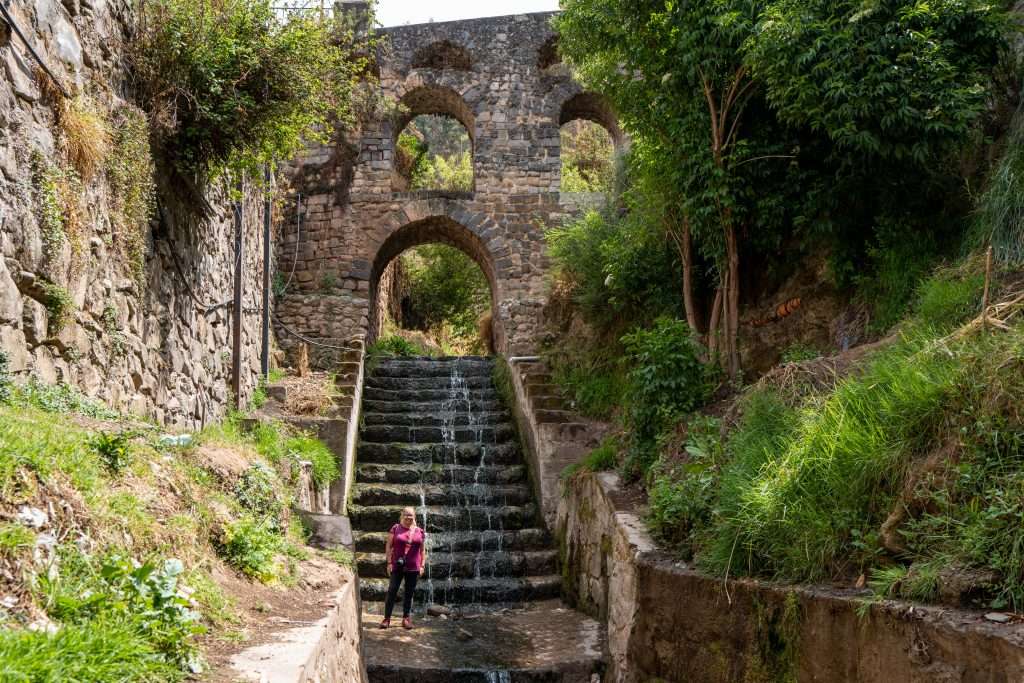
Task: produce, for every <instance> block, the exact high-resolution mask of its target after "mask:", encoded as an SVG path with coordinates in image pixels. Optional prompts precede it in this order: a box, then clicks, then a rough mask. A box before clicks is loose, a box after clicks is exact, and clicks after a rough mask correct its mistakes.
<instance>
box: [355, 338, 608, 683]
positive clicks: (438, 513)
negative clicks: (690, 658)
mask: <svg viewBox="0 0 1024 683" xmlns="http://www.w3.org/2000/svg"><path fill="white" fill-rule="evenodd" d="M492 371H493V363H492V362H491V361H489V360H485V359H479V358H474V359H468V360H465V359H425V358H423V359H400V360H398V359H396V360H386V361H383V362H381V363H379V364H378V365H377V366H376V367H375V368H373V369H372V370H371V371H370V374H369V376H368V377H367V381H366V387H365V388H364V391H363V418H362V423H363V424H362V428H361V429H360V442H359V446H358V448H357V453H356V483H355V485H354V486H353V489H352V503H351V505H350V506H349V517H350V519H351V521H352V526H353V533H354V540H355V548H356V553H357V555H356V563H357V566H358V570H359V576H360V580H359V588H360V591H359V592H360V596H361V598H362V600H363V603H364V605H366V606H367V607H368V609H369V612H370V614H368V615H367V616H366V617H365V619H366V621H365V622H364V624H365V626H366V627H367V629H368V630H367V631H366V633H365V637H366V641H365V646H366V657H367V664H368V672H369V675H370V681H371V683H378V682H394V683H402V682H404V681H410V682H415V683H430V682H431V681H438V682H440V681H444V682H445V683H451V682H453V681H455V682H459V681H467V682H469V681H484V682H486V683H519V682H520V681H538V682H540V681H545V682H551V683H554V682H556V681H557V682H559V683H576V681H580V682H581V683H583V682H586V683H589V682H590V680H591V675H592V674H594V673H597V672H600V670H601V652H602V648H603V643H602V640H601V638H602V637H601V630H600V627H599V626H598V624H597V623H596V622H593V621H590V620H587V619H586V618H584V617H582V616H581V615H579V614H577V613H576V612H573V611H571V610H568V609H565V608H564V607H563V606H562V605H561V604H560V603H559V602H558V601H557V599H558V597H559V596H560V595H561V592H562V578H561V573H560V571H559V567H558V552H557V550H556V549H555V546H554V543H553V540H552V538H551V536H550V534H548V533H547V532H546V531H545V530H544V529H543V528H541V527H540V526H539V525H540V524H541V520H540V517H539V514H538V509H537V505H536V503H535V501H534V500H533V492H532V489H531V488H530V486H529V480H528V477H527V470H526V467H525V464H524V461H523V454H522V452H521V451H520V447H519V439H518V435H517V434H516V430H515V427H514V425H513V423H512V418H511V414H510V412H509V410H508V407H507V406H504V405H502V403H501V401H500V399H499V397H498V393H497V391H496V389H495V388H494V385H493V380H492V379H491V376H492ZM407 506H412V507H414V508H415V509H416V511H417V522H418V523H419V525H420V526H422V527H423V528H424V529H425V530H426V532H427V564H426V567H425V572H424V574H423V576H422V577H421V578H420V580H419V581H418V582H417V585H416V589H415V596H414V598H415V599H414V611H415V613H416V614H417V618H418V619H422V620H420V621H418V622H417V629H416V630H414V631H412V632H408V631H405V630H403V629H390V630H378V629H376V628H374V627H375V626H376V625H377V623H379V620H380V617H379V616H374V615H372V613H374V612H376V613H377V614H379V613H380V609H379V606H380V603H382V602H383V601H384V599H385V597H386V595H387V590H388V584H389V579H388V577H387V568H386V561H385V556H384V548H385V543H386V540H387V537H388V529H389V528H390V527H391V526H392V525H393V524H395V522H397V521H398V519H399V514H400V512H401V510H402V509H403V508H404V507H407ZM428 610H429V611H428ZM428 614H429V615H433V616H426V615H428ZM456 617H458V618H456ZM459 629H462V630H461V631H460V630H459Z"/></svg>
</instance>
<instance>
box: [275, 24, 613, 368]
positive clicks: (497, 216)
mask: <svg viewBox="0 0 1024 683" xmlns="http://www.w3.org/2000/svg"><path fill="white" fill-rule="evenodd" d="M552 16H553V15H552V13H540V14H527V15H515V16H506V17H495V18H488V19H474V20H467V21H455V22H446V23H433V24H421V25H415V26H402V27H398V28H392V29H387V30H386V31H385V33H386V34H387V37H388V40H389V43H390V48H389V49H388V50H385V51H384V56H382V58H381V61H380V72H381V87H382V89H383V93H384V95H385V97H386V98H387V99H388V100H389V101H392V102H401V103H402V104H403V105H405V107H406V109H404V110H401V111H400V112H399V113H397V114H394V115H385V116H382V117H381V118H380V119H379V120H375V121H371V122H369V123H366V124H364V125H363V127H362V130H361V131H360V132H359V133H358V134H356V135H353V136H352V142H349V141H348V140H336V141H335V142H333V143H332V144H330V145H327V146H323V147H317V148H314V149H311V150H309V152H308V153H307V154H306V155H305V156H304V157H303V158H301V159H300V160H298V162H297V164H296V173H295V176H294V179H293V189H294V192H295V194H293V195H292V197H291V198H290V201H288V202H286V204H285V206H286V210H285V211H284V216H283V223H282V229H281V230H280V234H281V239H280V240H279V242H278V252H277V254H278V263H279V268H280V269H281V270H282V271H283V272H286V273H288V272H290V271H291V269H292V267H293V265H294V269H295V275H294V278H293V284H292V285H291V287H290V288H289V290H288V293H287V294H286V295H285V296H283V297H281V298H280V299H279V301H278V314H279V316H280V318H281V320H282V321H283V322H284V324H285V325H286V326H288V327H289V328H291V329H294V330H295V331H298V332H300V333H302V334H303V335H305V336H307V337H310V338H313V339H315V340H318V341H321V342H324V343H327V344H337V343H339V342H341V341H343V340H345V339H347V338H350V337H352V336H353V335H355V334H358V333H363V332H366V333H368V335H369V338H370V340H371V341H372V339H373V337H374V335H375V334H376V332H377V329H378V327H379V317H380V316H379V315H378V314H377V311H376V300H377V280H379V278H380V275H381V274H382V273H383V271H384V269H385V267H386V266H387V264H388V261H389V260H390V259H392V258H394V257H395V256H397V255H398V253H400V251H401V250H402V249H405V248H409V247H412V246H416V245H417V244H421V243H424V242H430V241H442V242H447V243H449V244H453V245H454V246H457V247H460V248H462V249H463V250H465V251H466V252H467V253H469V254H470V255H471V256H473V257H474V258H475V259H476V260H477V261H478V262H479V263H480V265H481V267H482V268H483V270H484V272H485V273H486V274H487V275H488V278H489V279H490V281H491V286H492V295H493V297H492V299H493V309H494V310H493V313H494V320H495V330H496V342H497V347H498V350H499V351H504V352H508V353H513V354H522V353H528V352H529V351H531V350H533V348H534V338H535V336H536V335H537V333H538V331H539V330H538V318H539V312H540V308H541V306H542V304H543V302H544V300H545V297H546V289H545V278H544V274H545V270H546V268H547V261H546V258H545V255H544V248H543V228H544V226H551V225H554V224H556V223H558V222H559V221H560V220H561V219H562V218H563V217H564V216H565V215H566V214H567V213H569V212H572V211H574V210H575V209H576V206H577V205H576V198H572V199H571V200H570V198H566V201H563V200H562V197H561V196H560V194H559V185H560V169H561V162H560V149H559V146H560V139H559V129H560V127H561V124H562V123H564V122H566V121H567V120H571V119H574V118H591V119H595V120H598V121H599V122H601V123H603V124H604V125H605V126H606V127H608V128H610V129H611V130H612V132H613V136H614V137H616V139H619V140H621V137H622V136H621V134H620V133H619V132H618V128H617V127H616V124H615V121H614V120H613V119H612V118H611V115H610V113H609V111H608V110H607V108H604V107H602V106H601V103H600V102H599V101H598V100H597V99H596V98H593V97H592V96H588V95H583V96H582V97H581V96H580V95H581V89H580V86H579V85H578V84H576V83H575V82H574V81H572V79H571V78H570V77H569V76H568V74H567V72H566V70H565V69H564V68H563V67H561V65H558V64H555V65H548V66H546V68H541V63H542V61H541V58H542V51H543V49H544V48H545V45H547V46H548V47H547V52H548V53H550V43H551V40H552V38H553V37H554V32H553V30H552V29H551V26H550V21H551V17H552ZM467 61H468V67H469V68H468V69H467V68H466V67H467ZM418 64H425V65H427V66H424V67H420V66H415V65H418ZM438 66H443V67H444V68H437V67H438ZM419 114H447V115H450V116H453V117H455V118H457V119H458V120H459V121H461V122H462V123H463V125H465V126H466V128H467V130H468V131H469V135H470V139H471V140H472V141H473V168H474V174H475V183H474V189H473V191H472V192H468V193H447V194H446V193H439V192H403V191H400V189H401V187H402V183H401V182H400V181H399V180H397V179H396V177H395V176H396V174H395V171H394V154H395V142H396V139H397V136H398V134H399V132H400V131H401V130H402V128H404V126H405V125H406V124H407V123H408V122H409V121H410V120H411V119H412V118H413V117H414V116H416V115H419ZM567 117H568V118H567ZM297 194H301V195H302V205H301V209H300V212H301V217H302V226H303V229H302V234H301V236H300V237H299V239H296V237H297V234H298V233H297V232H296V230H295V218H296V216H295V207H296V201H295V200H296V198H297ZM278 336H279V339H280V340H281V342H282V346H285V347H287V346H290V345H294V343H295V338H294V337H290V336H289V335H288V334H287V333H285V332H283V330H282V331H281V332H280V333H279V335H278ZM314 355H316V354H314ZM321 355H323V354H321Z"/></svg>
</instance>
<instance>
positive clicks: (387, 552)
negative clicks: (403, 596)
mask: <svg viewBox="0 0 1024 683" xmlns="http://www.w3.org/2000/svg"><path fill="white" fill-rule="evenodd" d="M394 537H395V535H394V534H393V533H391V532H390V531H389V532H388V540H387V541H385V542H384V571H386V572H387V575H388V576H391V541H392V539H394Z"/></svg>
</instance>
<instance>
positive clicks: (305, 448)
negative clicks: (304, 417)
mask: <svg viewBox="0 0 1024 683" xmlns="http://www.w3.org/2000/svg"><path fill="white" fill-rule="evenodd" d="M285 449H286V450H287V452H288V454H289V455H290V456H291V457H293V458H295V459H296V460H299V461H307V462H310V463H312V465H313V481H314V482H315V483H316V485H317V488H319V489H321V490H323V489H325V488H327V487H328V486H330V485H331V482H332V481H334V480H335V479H337V478H338V477H339V476H341V470H340V469H339V468H338V462H337V459H336V458H335V457H334V453H332V452H331V449H330V448H328V447H327V444H325V443H324V442H323V441H320V440H319V439H317V438H314V437H311V436H305V435H303V436H295V437H292V438H290V439H288V440H287V441H286V442H285Z"/></svg>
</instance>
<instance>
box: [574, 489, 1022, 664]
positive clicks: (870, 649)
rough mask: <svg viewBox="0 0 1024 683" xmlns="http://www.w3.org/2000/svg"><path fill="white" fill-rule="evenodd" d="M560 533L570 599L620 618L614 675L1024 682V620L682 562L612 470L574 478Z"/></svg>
mask: <svg viewBox="0 0 1024 683" xmlns="http://www.w3.org/2000/svg"><path fill="white" fill-rule="evenodd" d="M558 534H559V540H560V545H561V550H562V554H563V557H562V559H563V573H564V576H565V579H566V584H565V585H566V592H567V594H568V595H567V597H568V598H569V599H570V600H571V601H572V602H573V603H575V604H576V605H577V606H578V607H580V608H581V609H584V610H585V611H588V612H590V613H591V614H593V615H595V616H598V617H600V618H601V619H602V620H606V621H607V624H608V646H609V651H610V662H609V674H608V676H607V678H606V683H633V682H637V683H639V682H641V681H642V682H647V681H654V680H657V681H685V682H686V683H704V682H715V683H718V682H723V683H724V682H725V681H744V682H746V683H750V682H761V681H763V682H765V683H768V682H770V681H801V682H802V681H821V682H829V683H837V682H839V681H860V682H864V683H892V682H894V681H900V682H913V683H926V682H928V683H935V682H939V683H954V682H968V681H969V682H972V683H973V682H979V683H980V682H982V681H984V682H989V683H996V682H1009V681H1020V680H1024V625H1022V624H1019V623H1016V624H1013V623H1011V624H995V623H991V622H988V621H986V620H985V619H984V617H983V615H981V614H978V613H975V612H966V611H958V610H950V609H946V608H939V607H931V606H921V605H912V604H910V603H906V602H898V601H890V600H886V601H880V602H867V601H866V599H865V596H864V595H863V594H862V592H861V593H858V592H857V591H852V590H838V589H836V590H833V589H829V588H826V587H817V586H784V585H777V584H770V583H764V582H759V581H752V580H728V581H723V579H722V578H721V577H711V576H707V575H705V574H701V573H699V572H697V571H694V570H693V569H691V568H689V567H687V566H686V564H684V563H682V562H676V561H673V560H672V558H670V557H667V556H666V555H665V554H664V553H662V552H660V551H658V550H657V549H656V546H655V544H654V543H653V541H652V540H651V538H650V536H649V535H648V534H647V532H646V530H645V528H644V525H643V522H642V520H641V518H640V517H639V516H638V513H637V504H636V500H635V497H634V496H631V495H630V494H629V493H628V492H627V491H626V490H624V489H623V488H622V486H621V485H620V482H619V480H618V477H617V476H616V475H614V474H610V473H600V474H596V475H592V474H586V475H579V476H577V477H576V478H574V479H573V481H572V482H571V483H570V485H569V486H568V487H567V490H566V495H565V497H564V498H563V500H562V502H561V505H560V507H559V514H558Z"/></svg>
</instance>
